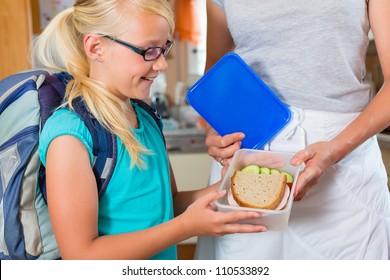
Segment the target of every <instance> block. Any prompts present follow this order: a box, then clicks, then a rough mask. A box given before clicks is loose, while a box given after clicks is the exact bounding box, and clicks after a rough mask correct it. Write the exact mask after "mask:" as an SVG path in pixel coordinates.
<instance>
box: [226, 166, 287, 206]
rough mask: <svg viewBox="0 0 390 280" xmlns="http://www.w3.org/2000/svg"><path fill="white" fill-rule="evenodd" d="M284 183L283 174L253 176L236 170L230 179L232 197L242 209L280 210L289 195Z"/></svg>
mask: <svg viewBox="0 0 390 280" xmlns="http://www.w3.org/2000/svg"><path fill="white" fill-rule="evenodd" d="M286 182H287V176H286V175H285V174H255V173H248V172H242V171H239V170H236V171H235V172H234V175H233V176H232V178H231V192H232V197H233V199H234V200H235V201H236V202H237V204H238V205H239V206H243V207H251V208H261V209H269V210H275V209H281V208H283V207H284V205H285V203H286V201H287V198H288V195H289V188H288V187H286ZM286 197H287V198H286Z"/></svg>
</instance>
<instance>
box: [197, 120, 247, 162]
mask: <svg viewBox="0 0 390 280" xmlns="http://www.w3.org/2000/svg"><path fill="white" fill-rule="evenodd" d="M244 137H245V134H244V133H242V132H235V133H232V134H226V135H225V136H221V135H219V134H218V133H217V132H216V131H215V130H214V129H212V128H209V129H208V131H207V136H206V141H205V142H206V145H207V147H208V154H209V155H210V156H212V157H213V158H214V159H215V160H216V161H218V162H220V163H221V164H222V165H224V166H226V165H229V164H230V162H231V158H232V157H233V154H234V153H235V152H236V151H237V150H239V149H240V148H241V140H242V139H244Z"/></svg>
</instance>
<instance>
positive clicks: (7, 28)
mask: <svg viewBox="0 0 390 280" xmlns="http://www.w3.org/2000/svg"><path fill="white" fill-rule="evenodd" d="M31 38H32V21H31V1H30V0H1V8H0V79H2V78H4V77H6V76H8V75H10V74H13V73H15V72H18V71H22V70H26V69H29V68H31V62H30V55H29V48H30V44H31V40H32V39H31Z"/></svg>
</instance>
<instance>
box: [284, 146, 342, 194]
mask: <svg viewBox="0 0 390 280" xmlns="http://www.w3.org/2000/svg"><path fill="white" fill-rule="evenodd" d="M337 147H338V145H337V144H336V143H335V142H333V141H326V142H325V141H324V142H317V143H314V144H312V145H309V146H307V147H306V148H305V149H303V150H301V151H299V152H298V153H296V154H295V155H294V157H293V158H292V159H291V161H290V163H291V164H292V165H294V166H298V165H300V164H302V163H305V165H306V166H305V168H304V169H303V171H301V173H300V175H299V177H298V181H297V183H296V188H295V193H294V196H295V200H301V199H302V198H303V197H304V196H305V195H306V193H307V192H308V191H309V189H311V188H312V187H313V186H315V185H317V184H318V183H319V181H320V179H321V176H322V174H324V172H325V171H326V170H327V169H328V168H329V167H330V166H331V165H333V164H335V163H336V162H337V161H338V160H339V152H338V150H339V149H338V148H337Z"/></svg>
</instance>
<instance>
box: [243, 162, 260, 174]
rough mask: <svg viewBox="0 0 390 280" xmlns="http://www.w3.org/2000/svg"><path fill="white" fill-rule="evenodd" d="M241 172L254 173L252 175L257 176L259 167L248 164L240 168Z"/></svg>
mask: <svg viewBox="0 0 390 280" xmlns="http://www.w3.org/2000/svg"><path fill="white" fill-rule="evenodd" d="M240 171H241V172H245V173H254V174H259V173H260V166H258V165H257V164H249V165H246V166H244V167H243V168H241V170H240Z"/></svg>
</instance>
